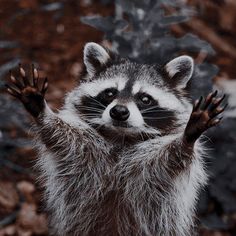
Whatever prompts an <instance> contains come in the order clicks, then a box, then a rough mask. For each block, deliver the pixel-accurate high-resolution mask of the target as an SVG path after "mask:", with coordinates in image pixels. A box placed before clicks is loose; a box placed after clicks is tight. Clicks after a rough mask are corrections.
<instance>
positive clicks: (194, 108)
mask: <svg viewBox="0 0 236 236" xmlns="http://www.w3.org/2000/svg"><path fill="white" fill-rule="evenodd" d="M202 100H203V96H201V97H200V99H199V100H197V101H196V102H195V104H194V106H193V111H197V110H198V109H199V108H200V106H201V104H202Z"/></svg>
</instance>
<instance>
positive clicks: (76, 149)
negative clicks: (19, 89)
mask: <svg viewBox="0 0 236 236" xmlns="http://www.w3.org/2000/svg"><path fill="white" fill-rule="evenodd" d="M106 57H107V55H106ZM127 68H129V69H128V70H127ZM131 68H134V70H135V71H136V72H135V73H136V74H137V76H136V77H137V78H136V79H135V80H140V81H144V83H148V81H149V82H150V81H151V83H152V84H156V85H157V84H158V86H159V87H160V88H161V90H163V91H165V92H167V93H171V94H174V92H173V90H172V89H171V88H170V87H169V86H167V85H166V84H165V82H163V81H162V80H161V79H160V78H161V75H158V74H156V73H157V72H156V70H154V67H152V66H145V65H136V64H132V63H130V62H125V63H122V64H116V65H113V66H111V67H109V68H107V69H106V70H105V71H104V72H101V73H100V74H99V75H97V78H96V79H97V80H98V81H99V79H101V80H106V79H109V78H114V77H115V76H123V77H124V76H127V74H129V73H130V71H132V69H131ZM126 71H127V73H126ZM128 72H129V73H128ZM125 74H126V75H125ZM153 74H155V76H156V77H158V76H159V77H160V78H159V77H158V78H159V79H157V80H155V81H156V82H155V83H154V80H153ZM86 76H87V75H86ZM86 76H85V77H86ZM138 78H139V79H138ZM85 80H86V79H85ZM93 80H94V79H93V78H87V82H84V83H83V84H81V85H80V86H78V88H76V89H75V90H73V91H72V92H71V93H69V94H68V95H67V98H66V100H65V106H64V107H63V108H62V110H61V111H60V112H59V113H58V114H55V113H53V112H52V111H51V110H50V108H48V107H47V105H46V108H45V110H44V112H43V113H42V114H41V116H40V119H39V124H38V125H37V127H36V133H37V137H36V142H35V143H36V146H37V149H38V150H39V156H40V157H39V159H38V166H39V167H40V169H41V173H42V174H41V180H42V183H43V184H44V185H45V187H46V193H45V199H46V202H47V208H48V211H49V213H50V219H51V221H50V225H51V234H52V235H60V236H65V235H72V236H79V235H82V236H86V235H89V236H90V235H104V236H106V235H107V236H108V235H109V236H110V235H112V236H115V235H120V236H130V235H131V236H132V235H135V236H158V235H159V236H162V235H163V236H189V235H191V234H192V229H193V227H194V209H195V203H196V200H197V196H198V191H199V189H200V187H201V186H203V185H204V184H205V183H206V174H205V171H204V168H203V166H204V165H203V155H204V152H203V148H202V144H201V143H200V142H199V141H198V142H196V144H195V146H194V148H193V149H191V148H190V149H189V148H188V147H186V146H185V145H184V143H183V140H182V137H183V132H184V128H185V126H186V124H187V121H188V117H189V115H190V113H191V104H190V103H189V100H188V99H187V98H186V97H185V96H183V94H182V95H181V93H180V92H179V93H178V91H176V93H177V94H175V95H174V96H175V98H176V99H177V100H178V101H179V104H181V107H182V108H183V110H184V112H183V113H184V116H183V115H182V116H181V114H179V116H177V117H178V122H177V123H178V127H177V128H173V129H172V130H171V131H168V134H165V135H162V136H160V135H156V134H155V137H152V138H150V139H147V140H143V141H142V140H141V141H138V142H137V143H132V144H126V143H122V142H121V143H120V142H119V141H117V142H114V140H111V139H109V138H105V137H104V136H103V135H102V134H101V133H100V132H99V131H97V130H96V129H95V128H92V127H91V125H90V123H88V122H86V121H85V120H84V119H82V118H81V117H80V115H79V113H78V111H77V109H76V108H75V104H78V103H80V102H81V97H82V96H83V92H82V90H81V87H82V86H87V85H86V84H89V83H90V82H91V81H93ZM181 112H182V111H181ZM146 131H147V132H148V130H146ZM112 132H114V135H113V136H116V135H117V132H119V129H117V130H114V131H113V130H112ZM120 132H125V129H122V131H120ZM128 136H129V134H128Z"/></svg>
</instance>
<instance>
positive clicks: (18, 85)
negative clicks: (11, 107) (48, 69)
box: [6, 65, 48, 117]
mask: <svg viewBox="0 0 236 236" xmlns="http://www.w3.org/2000/svg"><path fill="white" fill-rule="evenodd" d="M19 74H20V78H15V77H14V76H13V75H12V73H11V72H10V80H11V84H6V87H7V92H8V93H9V94H11V95H12V96H14V97H16V98H17V99H19V100H20V101H21V102H22V103H23V104H24V106H25V108H26V110H27V111H28V112H29V113H30V114H31V115H32V116H34V117H38V115H39V114H40V112H41V111H42V110H43V109H44V95H45V93H46V91H47V88H48V80H47V78H45V79H44V81H43V85H42V87H41V88H39V74H38V71H37V69H36V68H34V65H32V79H30V78H28V77H27V75H26V72H25V70H24V69H23V68H22V67H21V65H19Z"/></svg>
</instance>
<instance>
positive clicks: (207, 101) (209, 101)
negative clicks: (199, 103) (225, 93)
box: [202, 90, 218, 110]
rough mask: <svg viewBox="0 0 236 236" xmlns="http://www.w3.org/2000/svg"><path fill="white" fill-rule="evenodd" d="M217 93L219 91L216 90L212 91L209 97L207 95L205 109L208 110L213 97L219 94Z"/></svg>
mask: <svg viewBox="0 0 236 236" xmlns="http://www.w3.org/2000/svg"><path fill="white" fill-rule="evenodd" d="M217 93H218V91H217V90H216V91H215V92H214V93H210V94H209V95H208V96H207V97H206V99H205V104H204V105H203V108H202V109H203V110H206V109H207V108H208V107H209V105H210V104H211V102H212V99H213V98H214V97H215V96H216V95H217Z"/></svg>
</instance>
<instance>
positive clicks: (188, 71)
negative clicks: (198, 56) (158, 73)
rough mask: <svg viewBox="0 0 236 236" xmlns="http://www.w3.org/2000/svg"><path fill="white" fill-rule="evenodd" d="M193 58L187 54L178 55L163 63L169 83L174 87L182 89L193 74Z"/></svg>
mask: <svg viewBox="0 0 236 236" xmlns="http://www.w3.org/2000/svg"><path fill="white" fill-rule="evenodd" d="M193 67H194V63H193V59H192V58H191V57H189V56H179V57H176V58H175V59H173V60H171V61H170V62H168V63H167V64H166V65H165V67H164V68H165V72H166V73H167V75H168V79H169V82H170V84H172V85H173V86H174V87H175V88H179V89H184V88H185V87H186V85H187V83H188V81H189V80H190V78H191V77H192V74H193Z"/></svg>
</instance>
